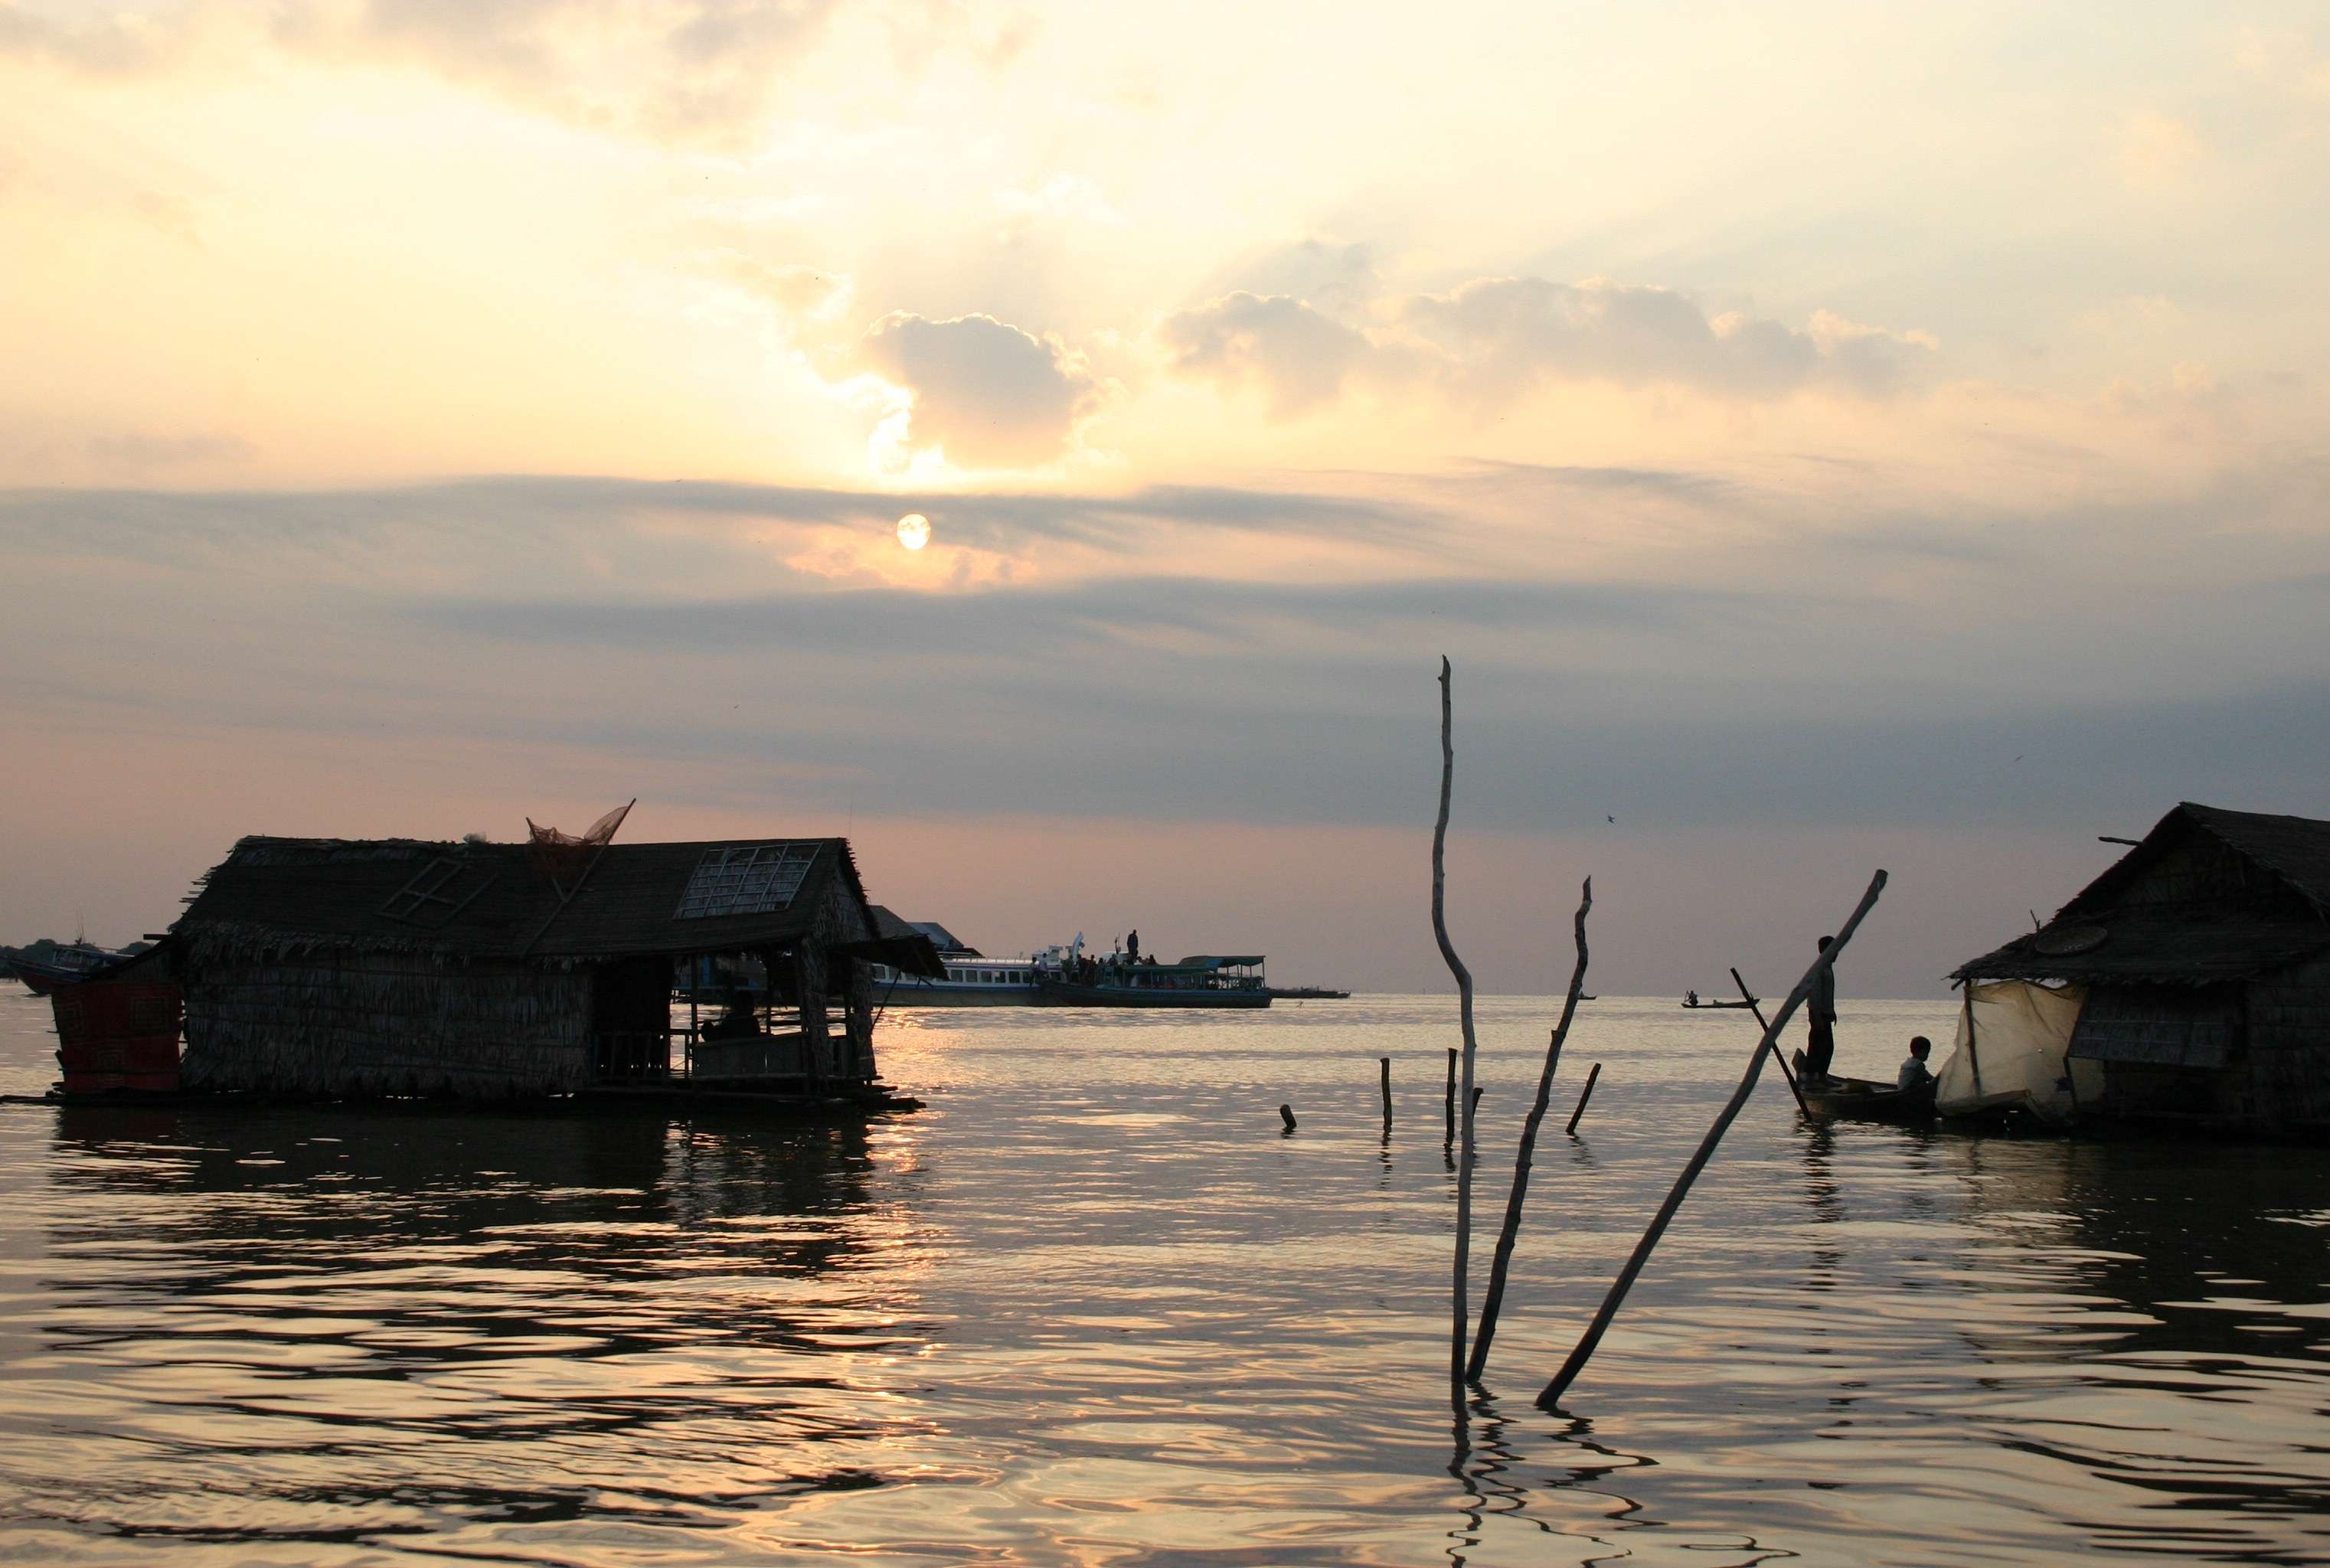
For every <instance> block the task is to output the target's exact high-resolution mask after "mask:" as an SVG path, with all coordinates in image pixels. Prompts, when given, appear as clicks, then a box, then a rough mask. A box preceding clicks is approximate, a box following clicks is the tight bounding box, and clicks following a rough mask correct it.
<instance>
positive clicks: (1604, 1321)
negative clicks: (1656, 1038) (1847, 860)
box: [1537, 871, 1885, 1410]
mask: <svg viewBox="0 0 2330 1568" xmlns="http://www.w3.org/2000/svg"><path fill="white" fill-rule="evenodd" d="M1884 891H1885V874H1884V873H1883V872H1881V871H1880V872H1879V873H1878V874H1876V875H1875V876H1873V877H1871V879H1870V882H1869V891H1868V892H1867V893H1862V894H1861V903H1860V905H1859V907H1857V908H1855V909H1854V910H1853V912H1852V919H1851V920H1849V921H1845V922H1844V924H1843V925H1842V927H1840V928H1838V930H1837V933H1836V940H1834V941H1833V942H1831V943H1830V944H1829V945H1828V947H1827V948H1826V949H1823V951H1822V953H1821V955H1820V957H1818V958H1817V959H1814V960H1813V967H1812V968H1809V969H1806V970H1805V971H1804V978H1803V979H1801V980H1798V981H1797V982H1796V987H1795V990H1793V991H1790V992H1789V993H1788V999H1787V1001H1786V1002H1785V1004H1783V1005H1782V1006H1781V1008H1780V1013H1779V1016H1777V1017H1776V1018H1774V1019H1773V1020H1772V1022H1771V1023H1770V1025H1767V1026H1766V1028H1765V1030H1764V1034H1763V1037H1762V1038H1761V1039H1759V1040H1757V1042H1756V1050H1755V1053H1754V1054H1752V1055H1751V1056H1749V1057H1748V1071H1747V1072H1744V1073H1742V1074H1741V1075H1740V1078H1739V1087H1738V1088H1737V1089H1735V1090H1733V1091H1731V1098H1730V1100H1728V1101H1726V1102H1725V1104H1724V1107H1723V1110H1721V1111H1720V1112H1719V1113H1718V1114H1717V1116H1716V1118H1715V1125H1713V1126H1712V1127H1710V1128H1709V1129H1707V1136H1706V1137H1705V1138H1701V1139H1700V1144H1699V1148H1698V1150H1697V1152H1695V1153H1694V1154H1692V1156H1691V1161H1690V1163H1689V1164H1687V1165H1685V1166H1684V1167H1682V1175H1681V1176H1677V1177H1676V1178H1675V1184H1674V1190H1673V1191H1672V1192H1670V1193H1668V1194H1667V1197H1666V1202H1664V1203H1662V1204H1660V1205H1659V1212H1658V1213H1657V1214H1655V1215H1653V1217H1652V1220H1651V1225H1650V1229H1648V1230H1646V1231H1644V1232H1643V1239H1642V1240H1641V1241H1639V1242H1635V1243H1634V1255H1633V1256H1631V1257H1629V1258H1628V1259H1627V1260H1626V1266H1625V1267H1624V1268H1623V1269H1621V1270H1618V1277H1617V1279H1615V1280H1612V1281H1611V1283H1610V1293H1609V1295H1607V1296H1605V1298H1603V1300H1602V1306H1601V1309H1600V1310H1599V1311H1597V1312H1596V1313H1595V1314H1594V1321H1593V1322H1591V1323H1589V1324H1587V1325H1586V1332H1585V1333H1584V1334H1583V1335H1582V1336H1580V1337H1579V1338H1578V1341H1577V1348H1576V1349H1574V1350H1572V1351H1571V1352H1570V1353H1569V1359H1568V1360H1567V1361H1565V1362H1563V1363H1562V1364H1561V1370H1560V1371H1559V1372H1557V1373H1555V1374H1553V1381H1552V1382H1551V1383H1549V1384H1546V1385H1545V1388H1544V1389H1543V1391H1542V1392H1540V1393H1539V1394H1538V1396H1537V1403H1538V1408H1539V1409H1540V1410H1553V1409H1557V1408H1558V1406H1559V1404H1560V1403H1561V1395H1562V1392H1563V1391H1564V1390H1565V1389H1567V1388H1568V1386H1569V1385H1570V1384H1572V1383H1573V1382H1575V1381H1577V1374H1579V1373H1580V1372H1582V1371H1584V1370H1585V1369H1586V1362H1587V1360H1588V1359H1590V1358H1591V1357H1592V1355H1594V1347H1595V1346H1597V1345H1599V1344H1601V1343H1602V1336H1603V1335H1604V1333H1605V1332H1606V1331H1607V1330H1608V1329H1609V1327H1610V1320H1611V1319H1612V1318H1615V1317H1617V1315H1618V1307H1619V1304H1620V1303H1621V1302H1623V1301H1624V1300H1625V1299H1626V1292H1627V1291H1628V1290H1629V1289H1632V1288H1633V1287H1634V1280H1635V1277H1636V1276H1638V1275H1639V1274H1641V1273H1642V1271H1643V1264H1645V1263H1647V1262H1649V1261H1651V1249H1653V1247H1656V1246H1657V1245H1658V1244H1659V1238H1660V1237H1661V1236H1662V1235H1664V1234H1666V1229H1667V1225H1668V1223H1669V1222H1671V1221H1672V1219H1673V1218H1674V1217H1675V1211H1676V1210H1678V1209H1680V1208H1681V1207H1682V1200H1683V1197H1684V1195H1687V1194H1688V1193H1689V1192H1690V1191H1691V1183H1692V1182H1694V1181H1697V1180H1698V1179H1699V1173H1700V1171H1702V1170H1705V1169H1706V1168H1707V1162H1708V1161H1709V1160H1710V1159H1712V1158H1713V1157H1714V1156H1715V1146H1716V1145H1717V1144H1719V1143H1720V1142H1722V1141H1723V1135H1724V1133H1725V1132H1726V1131H1728V1130H1729V1129H1730V1126H1731V1123H1732V1121H1733V1120H1734V1119H1736V1118H1737V1117H1738V1115H1739V1108H1740V1107H1741V1106H1744V1105H1746V1104H1747V1103H1748V1096H1749V1095H1750V1094H1752V1093H1754V1092H1755V1090H1756V1079H1757V1074H1758V1073H1760V1072H1763V1070H1764V1056H1765V1053H1766V1052H1769V1051H1771V1050H1773V1049H1774V1045H1773V1042H1775V1041H1776V1040H1777V1039H1778V1038H1779V1035H1780V1031H1781V1030H1782V1029H1785V1027H1787V1024H1788V1020H1789V1019H1790V1018H1792V1017H1794V1016H1795V1012H1796V1009H1797V1008H1798V1007H1800V1006H1803V1005H1804V997H1806V996H1808V995H1809V994H1811V991H1812V987H1813V980H1814V977H1816V976H1817V975H1819V974H1820V973H1821V972H1822V971H1823V970H1824V969H1826V968H1829V966H1830V965H1832V964H1833V963H1835V962H1836V959H1837V955H1839V954H1840V953H1842V952H1843V951H1844V944H1845V943H1847V942H1849V941H1851V940H1852V933H1853V932H1854V931H1855V930H1858V929H1859V928H1860V925H1861V917H1862V916H1863V915H1866V914H1867V913H1868V912H1870V910H1871V908H1873V907H1874V906H1875V905H1876V902H1877V895H1878V894H1879V893H1882V892H1884Z"/></svg>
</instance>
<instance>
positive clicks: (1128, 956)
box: [1124, 931, 1141, 964]
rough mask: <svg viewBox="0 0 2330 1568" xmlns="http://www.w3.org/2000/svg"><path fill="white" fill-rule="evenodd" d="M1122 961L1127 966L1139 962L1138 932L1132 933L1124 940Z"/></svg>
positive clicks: (1139, 941) (1139, 937) (1139, 940)
mask: <svg viewBox="0 0 2330 1568" xmlns="http://www.w3.org/2000/svg"><path fill="white" fill-rule="evenodd" d="M1124 961H1125V962H1126V963H1128V964H1137V963H1139V962H1140V961H1141V933H1140V932H1139V931H1134V932H1133V933H1132V935H1131V936H1129V937H1127V938H1125V939H1124Z"/></svg>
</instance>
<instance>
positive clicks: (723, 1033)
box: [704, 986, 761, 1040]
mask: <svg viewBox="0 0 2330 1568" xmlns="http://www.w3.org/2000/svg"><path fill="white" fill-rule="evenodd" d="M760 1032H761V1022H760V1020H759V1019H758V1018H757V1017H755V1016H754V1015H753V1002H752V998H751V997H747V996H746V995H745V994H744V987H742V986H731V987H728V995H727V997H726V999H725V1001H724V1002H723V1004H722V1006H721V1009H720V1016H719V1017H717V1018H715V1019H714V1020H713V1021H712V1022H711V1023H709V1024H707V1025H705V1026H704V1037H705V1038H706V1040H734V1039H739V1038H741V1037H742V1036H744V1035H746V1034H759V1033H760Z"/></svg>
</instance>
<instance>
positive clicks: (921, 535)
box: [898, 512, 931, 550]
mask: <svg viewBox="0 0 2330 1568" xmlns="http://www.w3.org/2000/svg"><path fill="white" fill-rule="evenodd" d="M930 542H931V520H930V519H929V518H927V517H925V516H923V515H922V514H921V513H920V512H909V513H907V514H906V515H905V516H904V517H901V518H899V519H898V543H901V544H903V545H905V547H906V548H907V549H909V550H920V549H921V548H922V547H923V545H925V544H928V543H930Z"/></svg>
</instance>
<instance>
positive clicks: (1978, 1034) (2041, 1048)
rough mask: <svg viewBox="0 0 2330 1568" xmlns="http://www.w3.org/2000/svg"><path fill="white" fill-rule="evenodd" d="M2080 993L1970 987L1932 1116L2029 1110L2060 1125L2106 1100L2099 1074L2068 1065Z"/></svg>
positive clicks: (2096, 1068)
mask: <svg viewBox="0 0 2330 1568" xmlns="http://www.w3.org/2000/svg"><path fill="white" fill-rule="evenodd" d="M2086 996H2087V991H2086V988H2085V987H2079V986H2060V987H2052V986H2041V985H2034V984H2032V982H2030V981H2028V980H1983V981H1968V982H1967V983H1966V987H1965V1006H1963V1007H1961V1008H1960V1009H1959V1010H1958V1038H1957V1045H1956V1049H1954V1050H1952V1051H1951V1053H1950V1059H1949V1060H1948V1061H1947V1062H1945V1063H1942V1072H1941V1077H1940V1079H1939V1080H1938V1081H1937V1083H1936V1084H1935V1088H1934V1109H1935V1110H1937V1111H1939V1112H1941V1114H1943V1115H1944V1116H1979V1115H1984V1114H1987V1113H1994V1112H1997V1111H2003V1110H2027V1111H2029V1112H2030V1113H2031V1114H2032V1116H2034V1117H2036V1118H2038V1119H2040V1120H2041V1121H2042V1122H2047V1123H2050V1124H2051V1125H2061V1124H2062V1123H2065V1122H2068V1121H2070V1120H2071V1119H2074V1118H2075V1117H2076V1116H2077V1115H2078V1114H2079V1102H2080V1100H2087V1101H2088V1102H2089V1103H2093V1102H2094V1100H2095V1099H2096V1097H2097V1096H2098V1095H2099V1094H2101V1093H2102V1092H2103V1087H2104V1078H2103V1069H2102V1067H2101V1066H2100V1065H2099V1064H2098V1063H2093V1062H2074V1061H2072V1060H2070V1048H2071V1026H2072V1025H2074V1024H2076V1023H2078V1022H2079V1004H2080V1002H2081V1001H2082V1000H2084V999H2085V998H2086Z"/></svg>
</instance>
